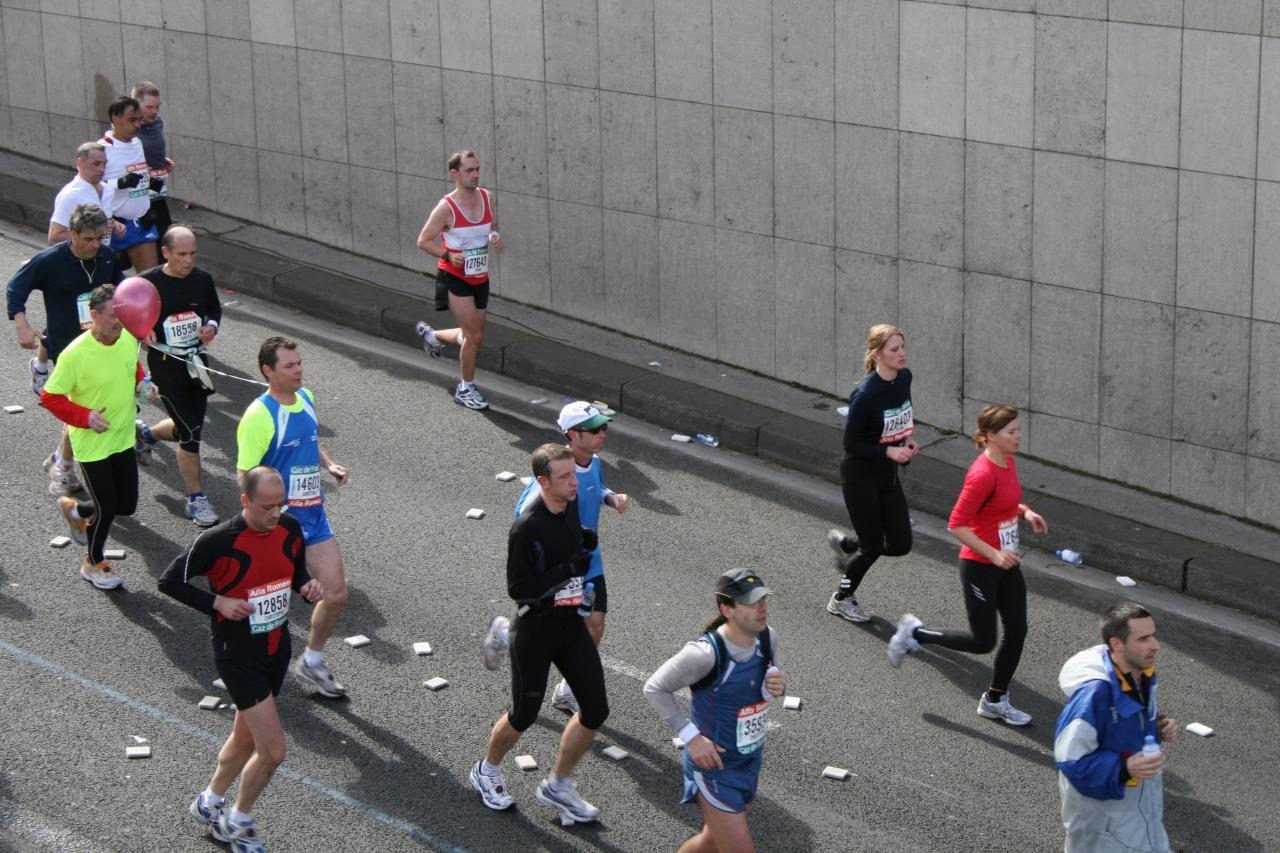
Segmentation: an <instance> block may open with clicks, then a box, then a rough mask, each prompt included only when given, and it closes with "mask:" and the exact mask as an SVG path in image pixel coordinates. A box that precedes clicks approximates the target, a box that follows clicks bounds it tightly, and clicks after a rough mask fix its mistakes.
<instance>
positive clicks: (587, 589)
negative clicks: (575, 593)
mask: <svg viewBox="0 0 1280 853" xmlns="http://www.w3.org/2000/svg"><path fill="white" fill-rule="evenodd" d="M595 606H596V585H595V584H593V583H590V582H588V583H587V585H586V586H584V587H583V588H582V604H580V605H578V615H579V616H581V617H583V618H584V619H585V618H586V617H588V616H590V615H591V612H592V611H593V610H594V609H595Z"/></svg>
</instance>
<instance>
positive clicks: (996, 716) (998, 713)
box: [978, 690, 1031, 726]
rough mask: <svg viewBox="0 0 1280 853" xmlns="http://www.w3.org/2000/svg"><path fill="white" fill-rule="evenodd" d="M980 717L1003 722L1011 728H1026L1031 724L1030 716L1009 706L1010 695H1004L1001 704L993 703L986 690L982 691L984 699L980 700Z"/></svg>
mask: <svg viewBox="0 0 1280 853" xmlns="http://www.w3.org/2000/svg"><path fill="white" fill-rule="evenodd" d="M978 716H980V717H986V718H987V719H988V720H1003V721H1004V722H1005V723H1006V724H1007V725H1010V726H1025V725H1026V724H1027V723H1029V722H1031V715H1030V714H1028V713H1026V712H1025V711H1019V710H1018V709H1017V708H1015V707H1013V705H1011V704H1009V694H1008V693H1006V694H1004V696H1002V697H1001V698H1000V701H999V702H991V701H989V700H988V699H987V691H985V690H984V691H982V698H981V699H979V700H978Z"/></svg>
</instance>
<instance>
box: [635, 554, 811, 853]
mask: <svg viewBox="0 0 1280 853" xmlns="http://www.w3.org/2000/svg"><path fill="white" fill-rule="evenodd" d="M768 597H769V588H768V587H767V586H765V585H764V579H763V578H761V577H760V575H758V574H756V573H755V572H753V571H751V570H750V569H731V570H729V571H727V572H725V573H724V574H722V575H721V576H720V577H719V578H718V579H717V581H716V608H717V610H718V611H719V612H718V613H717V615H716V616H715V618H713V619H712V620H711V621H710V622H709V623H707V629H706V633H705V634H703V635H702V636H701V637H700V638H698V639H697V640H694V641H692V642H690V643H688V644H686V645H685V647H684V648H683V649H681V650H680V651H679V652H678V653H677V654H676V655H675V656H674V657H672V658H671V659H670V660H668V661H667V662H666V663H664V664H663V665H662V666H661V667H659V668H658V671H657V672H655V673H654V674H653V676H652V677H650V679H649V680H648V681H647V682H646V683H645V685H644V695H645V698H646V699H648V700H649V702H650V704H652V705H653V707H654V708H655V709H657V711H658V713H659V714H660V715H661V716H662V718H663V719H664V720H666V721H667V724H668V725H670V726H671V728H672V730H673V731H674V732H676V734H677V736H678V737H679V738H680V740H682V741H684V744H685V750H684V799H683V802H686V803H689V802H694V801H695V800H696V801H697V803H698V806H699V808H701V809H702V817H703V820H704V821H705V824H704V826H703V827H702V831H701V832H699V833H698V834H697V835H695V836H693V837H692V838H690V839H689V840H688V841H686V842H685V843H684V845H683V846H681V848H680V851H679V853H717V851H720V850H735V851H751V850H754V849H755V846H754V844H753V843H752V841H751V830H750V829H749V828H748V826H747V811H748V810H749V809H750V807H751V805H750V804H751V801H752V800H753V799H755V795H756V782H757V780H758V779H759V778H760V763H761V760H762V758H763V756H764V741H765V736H766V734H767V733H768V724H769V704H770V702H771V701H772V700H773V699H775V698H777V697H779V696H781V695H783V694H784V693H786V690H787V684H786V678H785V676H784V675H783V672H782V670H781V669H780V668H779V666H778V661H779V656H778V653H779V644H778V637H777V634H775V633H774V630H773V629H772V628H770V627H769V626H768V615H769V614H768V607H769V605H768ZM684 687H689V688H691V690H692V699H691V700H690V703H689V711H690V714H691V716H692V718H693V719H692V720H690V719H689V717H686V716H685V715H684V712H683V711H681V709H680V703H679V701H678V700H677V699H676V696H675V694H676V691H677V690H680V689H681V688H684Z"/></svg>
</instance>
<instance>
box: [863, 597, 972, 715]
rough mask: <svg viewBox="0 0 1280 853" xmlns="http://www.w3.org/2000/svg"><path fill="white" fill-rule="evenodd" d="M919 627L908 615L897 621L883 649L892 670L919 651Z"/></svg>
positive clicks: (917, 622)
mask: <svg viewBox="0 0 1280 853" xmlns="http://www.w3.org/2000/svg"><path fill="white" fill-rule="evenodd" d="M921 627H924V623H923V622H921V621H920V620H919V619H917V618H916V617H915V616H913V615H911V614H910V613H907V614H905V615H903V617H902V618H901V619H899V620H898V630H896V631H894V632H893V636H892V637H890V638H889V645H888V646H887V647H885V654H887V655H888V656H889V663H890V664H891V665H892V666H893V668H894V669H897V668H898V667H900V666H902V662H903V661H904V660H906V659H907V655H909V654H911V653H912V652H914V651H919V649H920V643H919V641H917V640H916V638H915V630H916V629H917V628H921ZM983 695H984V696H985V695H986V694H985V693H984V694H983Z"/></svg>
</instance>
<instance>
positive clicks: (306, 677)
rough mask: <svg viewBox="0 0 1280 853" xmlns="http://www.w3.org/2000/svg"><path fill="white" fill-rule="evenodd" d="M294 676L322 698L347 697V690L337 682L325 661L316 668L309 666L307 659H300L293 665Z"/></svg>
mask: <svg viewBox="0 0 1280 853" xmlns="http://www.w3.org/2000/svg"><path fill="white" fill-rule="evenodd" d="M293 674H294V676H296V677H297V678H298V680H299V681H301V682H303V683H304V684H310V685H311V686H312V687H314V688H315V689H316V692H317V693H319V694H320V695H321V696H325V697H327V698H329V699H341V698H342V697H343V696H346V695H347V688H345V687H343V686H342V685H341V684H339V683H338V682H337V680H336V679H335V678H334V677H333V673H332V672H330V671H329V664H328V663H326V662H325V661H320V663H319V664H318V665H316V666H307V659H306V658H305V657H299V658H298V662H297V663H295V664H294V665H293Z"/></svg>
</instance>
